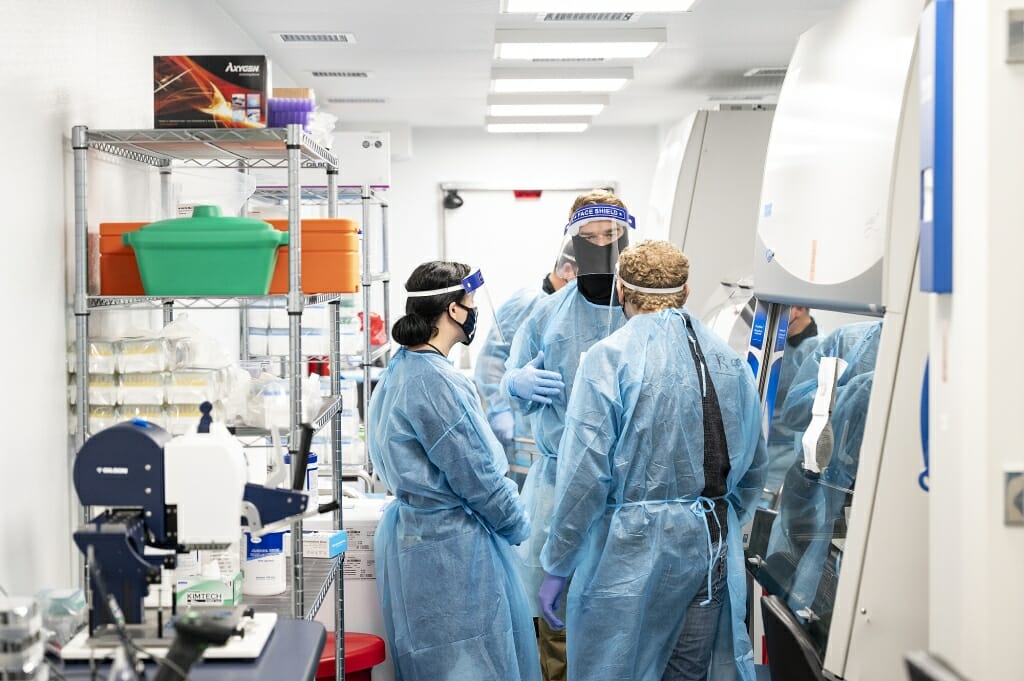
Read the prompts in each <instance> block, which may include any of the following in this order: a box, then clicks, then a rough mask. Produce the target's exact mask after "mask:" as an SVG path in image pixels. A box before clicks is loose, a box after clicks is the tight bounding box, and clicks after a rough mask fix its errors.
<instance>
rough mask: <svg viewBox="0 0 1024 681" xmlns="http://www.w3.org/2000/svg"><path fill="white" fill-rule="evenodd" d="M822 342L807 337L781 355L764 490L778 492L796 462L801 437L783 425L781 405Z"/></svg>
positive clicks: (815, 338)
mask: <svg viewBox="0 0 1024 681" xmlns="http://www.w3.org/2000/svg"><path fill="white" fill-rule="evenodd" d="M819 340H820V339H819V338H818V337H811V338H805V339H804V340H803V341H802V342H801V343H800V345H798V346H796V347H795V348H794V347H790V346H789V345H786V350H785V352H784V353H783V354H782V367H781V368H780V371H779V383H778V387H777V388H776V389H775V414H774V415H773V416H772V427H771V430H770V431H769V433H768V475H767V476H766V478H765V483H764V486H765V489H768V490H771V491H772V492H777V491H778V490H779V488H780V487H781V486H782V481H783V480H784V479H785V477H786V471H788V470H789V467H790V466H791V465H793V462H794V461H796V457H797V452H798V451H800V436H801V435H802V433H798V432H797V431H795V430H794V429H793V428H792V427H790V426H788V425H786V424H785V423H783V421H782V418H781V414H782V406H783V405H784V404H785V403H786V395H788V394H789V388H790V386H791V385H792V384H793V379H794V378H795V377H796V373H797V371H798V370H799V369H800V365H801V364H803V362H804V360H805V359H807V357H808V356H809V355H810V354H811V353H812V352H814V350H815V348H817V347H818V342H819Z"/></svg>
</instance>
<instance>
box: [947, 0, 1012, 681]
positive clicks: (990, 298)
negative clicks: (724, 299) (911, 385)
mask: <svg viewBox="0 0 1024 681" xmlns="http://www.w3.org/2000/svg"><path fill="white" fill-rule="evenodd" d="M1017 7H1019V3H1015V2H1011V1H1008V0H987V1H982V2H964V3H959V2H958V3H957V4H956V28H955V41H954V45H955V52H956V56H955V58H954V64H955V84H954V88H955V92H956V94H955V114H954V115H955V122H954V159H955V166H954V179H953V181H954V201H953V203H954V222H953V224H954V251H953V267H954V282H953V285H954V290H953V293H952V294H951V295H949V296H934V298H935V300H934V303H933V326H932V334H933V335H932V351H931V381H932V387H931V395H932V399H933V405H934V406H933V408H932V415H931V440H930V441H931V475H930V480H931V499H930V502H931V523H932V528H931V536H932V537H933V541H932V544H931V561H930V569H931V576H930V592H931V604H932V605H931V610H930V629H929V637H930V641H929V647H930V648H931V650H932V651H933V652H934V653H936V654H938V655H940V656H942V657H943V658H945V659H946V660H948V661H949V662H951V663H952V665H953V666H954V667H955V668H956V669H957V671H958V672H960V673H961V674H963V675H964V677H965V678H969V679H1010V678H1021V673H1022V672H1021V664H1022V663H1021V646H1020V640H1021V626H1020V622H1021V611H1022V606H1024V580H1022V579H1021V565H1024V527H1010V526H1007V525H1005V524H1004V509H1003V501H1004V496H1005V495H1004V475H1005V473H1006V472H1008V471H1010V472H1024V453H1022V451H1021V445H1020V415H1021V413H1022V411H1024V393H1022V391H1021V373H1020V369H1019V361H1020V360H1019V357H1018V355H1019V351H1018V349H1017V348H1018V345H1019V342H1020V339H1021V338H1022V337H1024V317H1022V316H1021V314H1020V313H1019V308H1020V258H1021V256H1020V254H1021V252H1022V250H1024V232H1022V231H1021V229H1020V226H1021V224H1024V203H1022V202H1021V200H1020V184H1021V160H1020V159H1021V158H1022V157H1024V125H1022V122H1021V118H1020V111H1021V108H1022V107H1024V64H1007V63H1005V57H1006V36H1007V28H1006V18H1007V11H1008V10H1011V9H1015V8H1017Z"/></svg>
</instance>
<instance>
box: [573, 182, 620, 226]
mask: <svg viewBox="0 0 1024 681" xmlns="http://www.w3.org/2000/svg"><path fill="white" fill-rule="evenodd" d="M599 203H606V204H608V205H610V206H618V207H619V208H621V209H623V210H627V208H626V204H624V203H623V202H622V199H620V198H619V197H617V196H615V194H612V193H611V192H610V191H608V190H607V189H593V190H591V191H589V192H587V193H586V194H580V195H579V196H577V197H576V200H575V201H573V202H572V210H570V211H569V218H570V219H571V218H572V214H573V213H575V212H576V211H578V210H579V209H580V208H583V206H595V205H597V204H599Z"/></svg>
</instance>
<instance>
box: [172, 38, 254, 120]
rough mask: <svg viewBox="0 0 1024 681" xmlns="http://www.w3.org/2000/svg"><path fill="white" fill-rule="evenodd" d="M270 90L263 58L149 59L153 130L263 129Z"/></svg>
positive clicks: (182, 57) (234, 56)
mask: <svg viewBox="0 0 1024 681" xmlns="http://www.w3.org/2000/svg"><path fill="white" fill-rule="evenodd" d="M270 91H271V89H270V62H269V60H268V59H267V58H266V57H265V56H262V55H253V56H247V55H208V56H190V55H189V56H184V55H179V56H163V57H159V56H158V57H153V127H155V128H263V127H266V123H267V97H268V95H269V94H270Z"/></svg>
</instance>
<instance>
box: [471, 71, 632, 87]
mask: <svg viewBox="0 0 1024 681" xmlns="http://www.w3.org/2000/svg"><path fill="white" fill-rule="evenodd" d="M632 78H633V69H631V68H614V69H492V70H491V89H492V91H493V92H501V93H506V92H507V93H516V92H616V91H618V90H621V89H622V88H623V87H624V86H625V85H626V83H627V82H629V81H630V80H631V79H632Z"/></svg>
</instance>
